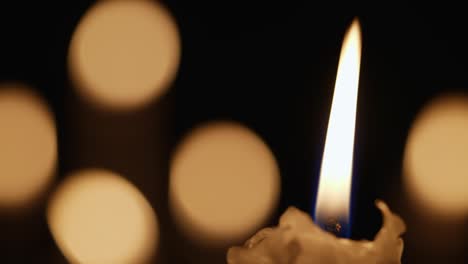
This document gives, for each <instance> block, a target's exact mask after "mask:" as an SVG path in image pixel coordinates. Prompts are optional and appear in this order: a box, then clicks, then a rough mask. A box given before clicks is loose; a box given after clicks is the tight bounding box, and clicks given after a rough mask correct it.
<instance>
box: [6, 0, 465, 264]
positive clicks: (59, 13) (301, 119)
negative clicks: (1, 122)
mask: <svg viewBox="0 0 468 264" xmlns="http://www.w3.org/2000/svg"><path fill="white" fill-rule="evenodd" d="M163 2H164V3H165V4H166V6H167V7H168V8H169V9H170V10H171V12H172V14H173V16H174V17H175V20H176V21H177V23H178V26H179V30H180V35H181V40H182V59H181V64H180V68H179V72H178V75H177V77H176V80H175V82H174V83H173V85H172V88H171V89H170V91H169V93H167V94H166V95H165V96H163V97H162V98H160V99H159V100H157V101H156V102H155V103H154V104H152V105H150V106H148V107H146V108H145V109H142V110H139V112H137V113H133V114H119V115H111V114H102V115H101V116H100V115H98V116H97V117H93V120H92V121H89V120H87V121H86V120H85V121H82V122H84V123H86V122H97V121H96V120H98V121H99V120H100V121H102V120H106V121H104V125H103V127H102V128H97V130H98V132H97V133H102V134H105V133H106V131H110V130H111V129H110V128H109V127H115V126H117V125H119V124H122V122H123V124H137V125H136V127H137V129H136V131H140V130H143V129H140V130H138V127H139V126H140V127H144V126H145V125H143V124H146V125H147V123H148V122H147V121H148V120H153V119H152V118H154V124H156V125H155V126H160V125H161V126H162V125H163V126H164V128H163V129H162V130H163V132H161V134H160V135H157V136H159V137H160V139H156V140H150V141H151V142H152V143H154V146H159V147H160V148H159V150H158V155H157V156H158V160H157V161H155V163H157V164H159V165H160V166H159V165H158V166H154V167H153V168H154V170H155V171H157V172H158V174H159V175H161V178H160V179H158V180H154V181H151V180H149V181H148V180H145V179H143V178H144V176H141V177H140V176H136V177H135V179H133V181H134V182H135V183H136V185H138V186H144V187H141V188H142V191H143V192H144V193H145V195H146V196H147V197H149V198H148V199H149V200H150V202H151V203H152V204H153V206H154V207H155V208H156V210H157V212H158V215H159V216H160V218H161V225H162V226H163V228H162V229H163V231H162V232H163V233H162V238H161V239H162V241H163V242H162V243H163V245H162V247H161V251H162V252H163V253H160V255H161V259H162V260H161V261H165V262H167V263H211V262H212V263H219V262H220V261H221V260H222V258H223V255H224V250H220V249H207V248H198V246H196V245H192V244H190V243H188V242H183V241H182V240H183V239H182V238H181V237H180V235H178V234H177V231H176V230H175V228H174V226H173V224H172V221H171V219H170V216H168V215H167V212H168V210H167V205H166V201H167V198H166V197H167V191H165V189H166V188H165V186H166V185H167V168H168V162H169V160H170V157H171V154H172V150H173V148H174V147H175V146H176V144H177V142H178V141H179V140H180V139H181V137H183V136H184V134H185V133H187V132H188V131H189V130H190V129H191V128H192V127H194V126H196V125H198V124H200V123H201V122H204V121H209V120H218V119H228V120H236V121H239V122H241V123H243V124H244V125H246V126H248V127H249V128H251V129H253V130H254V131H256V132H257V133H258V134H259V135H260V136H261V137H262V138H263V139H264V140H265V141H266V142H267V144H268V145H269V146H270V148H271V150H272V151H273V153H274V155H275V156H276V158H277V161H278V163H279V167H280V170H281V176H282V193H281V198H280V203H279V206H278V209H277V214H276V215H275V217H273V218H272V221H271V224H275V223H276V219H277V218H278V216H279V215H280V214H281V213H282V212H283V211H284V210H285V209H286V207H287V206H290V205H294V206H297V207H299V208H301V209H303V210H307V211H311V208H312V205H313V203H314V196H315V190H316V184H317V177H318V174H319V169H320V161H321V156H322V151H323V145H324V140H325V133H326V127H327V121H328V114H329V110H330V104H331V98H332V92H333V85H334V80H335V77H336V70H337V65H338V56H339V51H340V47H341V42H342V37H343V34H344V32H345V30H346V28H347V26H348V25H349V24H350V22H351V20H352V19H353V16H352V15H342V14H338V13H337V12H336V11H335V8H332V9H326V8H320V7H319V6H317V5H315V4H312V3H305V2H310V1H304V2H302V1H287V2H286V1H284V2H281V3H278V4H275V3H270V2H269V3H262V4H260V3H257V4H253V3H251V2H249V1H236V2H234V3H232V2H231V3H228V2H226V3H225V2H224V1H219V2H217V3H201V2H199V1H176V0H167V1H163ZM221 2H222V3H221ZM252 2H253V1H252ZM92 3H93V1H84V0H79V1H70V2H68V1H67V2H66V3H59V4H51V3H44V2H43V1H38V2H26V1H24V2H21V1H17V2H16V4H11V3H8V4H7V3H5V2H2V3H1V4H0V10H1V11H0V14H1V15H0V81H2V82H3V81H10V80H14V81H21V82H25V83H27V84H29V85H31V86H33V87H35V88H37V90H38V91H39V92H40V93H41V94H42V95H43V96H44V97H45V98H46V100H47V101H48V103H49V104H50V106H51V108H52V109H53V111H54V113H55V117H56V122H57V126H58V136H59V155H60V156H59V169H58V173H57V177H56V181H57V183H58V182H59V181H60V180H61V179H62V178H63V177H64V175H65V174H66V173H68V172H70V171H71V170H73V169H76V168H79V167H82V166H85V165H87V166H89V165H94V166H99V165H105V166H108V167H111V168H113V169H115V170H117V171H123V172H125V171H126V170H127V171H131V170H132V169H131V168H134V167H137V166H140V165H141V164H138V163H132V164H129V165H121V163H122V162H117V161H115V159H114V161H108V160H105V159H103V158H102V156H103V155H102V156H100V154H99V151H98V150H97V151H96V152H97V153H98V154H91V155H85V154H79V153H80V151H85V147H83V148H82V149H79V147H78V146H77V145H79V144H78V143H76V142H74V138H75V135H74V133H75V132H73V131H74V130H73V126H74V122H75V121H76V119H75V118H76V116H77V115H81V114H83V113H87V111H91V112H92V111H94V110H76V108H75V106H77V105H80V102H79V99H77V98H76V94H74V92H73V91H72V89H71V84H70V82H69V77H68V73H67V50H68V44H69V41H70V38H71V36H72V33H73V31H74V28H75V26H76V25H77V23H78V21H79V19H80V17H81V16H82V15H83V14H84V12H85V11H86V10H87V9H88V7H90V5H91V4H92ZM359 18H360V21H361V25H362V32H363V54H362V64H361V75H360V87H359V89H360V91H359V102H358V111H357V124H356V127H357V130H356V143H355V161H354V175H355V176H354V177H355V180H354V186H353V205H354V206H353V207H354V208H353V227H352V238H354V239H362V238H366V239H372V238H373V236H374V235H375V233H376V232H377V230H378V229H379V227H380V225H381V217H380V214H379V212H378V211H377V210H376V209H375V208H374V203H373V202H374V200H375V199H376V198H382V199H384V200H385V201H387V202H388V203H389V205H390V207H391V208H392V209H393V210H394V211H396V212H397V213H400V214H401V215H402V216H403V218H406V219H409V220H408V223H409V230H410V231H409V232H408V234H407V235H406V236H408V238H407V239H406V238H405V240H406V245H405V253H404V259H403V261H404V263H431V262H430V261H434V263H449V262H445V261H443V260H444V258H445V257H448V255H451V256H450V257H452V259H451V261H450V263H464V262H466V261H468V256H466V254H464V253H453V252H448V253H447V252H445V253H434V252H430V251H425V250H426V249H427V248H424V247H423V246H421V245H420V241H418V239H417V234H412V233H411V224H412V223H418V221H416V220H414V221H412V220H411V219H412V218H411V217H412V216H411V214H410V211H411V210H410V209H408V208H407V207H406V198H405V193H404V190H403V188H402V186H401V175H402V170H401V165H402V159H403V152H404V147H405V142H406V136H407V133H408V130H409V129H410V127H411V123H412V121H413V120H414V118H415V115H416V114H417V113H418V111H419V110H420V109H421V107H422V106H423V105H424V104H425V103H426V102H427V101H428V100H430V99H432V98H433V97H434V96H436V95H438V94H442V93H445V92H462V93H465V94H467V93H468V78H467V77H466V72H467V70H468V64H467V63H466V61H468V49H467V47H468V40H467V38H466V33H467V32H466V26H467V24H468V23H467V22H466V20H465V19H464V18H463V17H457V16H440V15H438V16H435V15H417V14H415V13H413V12H411V13H398V14H395V13H393V14H391V15H385V14H381V13H373V14H372V15H365V16H359ZM77 111H78V112H79V113H78V114H77V113H76V112H77ZM155 112H157V114H154V115H153V113H155ZM136 115H138V116H140V117H141V119H137V120H135V119H134V117H135V116H136ZM85 119H86V118H85ZM122 120H123V121H122ZM151 125H152V124H150V125H149V126H151ZM0 129H1V128H0ZM122 133H124V135H127V136H131V137H134V136H136V135H140V136H141V135H144V136H146V137H148V136H151V135H145V134H144V133H143V134H141V133H140V132H132V131H127V132H125V131H124V132H122ZM112 140H113V139H112V138H110V139H108V144H109V145H111V144H112ZM130 141H131V140H130ZM137 141H138V140H137ZM130 145H131V144H130V143H128V144H124V146H123V148H132V146H130ZM0 147H1V146H0ZM77 153H78V154H77ZM114 158H116V157H114ZM117 158H118V156H117ZM100 159H101V160H100ZM77 160H78V161H77ZM144 162H146V163H145V164H146V165H148V166H151V164H152V163H151V162H152V161H149V160H148V161H144ZM156 167H157V168H156ZM141 175H143V174H141ZM148 182H151V183H158V186H159V187H154V188H155V191H154V192H156V189H157V192H158V193H157V194H153V192H152V188H153V187H152V186H151V185H148V184H145V183H148ZM46 196H47V195H46ZM44 199H46V197H45V198H44ZM44 208H45V202H42V203H40V205H39V206H38V207H37V208H36V209H33V210H32V211H31V212H29V213H27V214H24V213H23V214H21V215H19V216H18V215H12V214H9V213H1V214H0V217H1V218H0V219H1V220H0V223H1V224H2V225H3V227H0V230H2V233H3V234H7V235H4V236H2V235H1V233H0V252H1V253H0V258H3V256H6V259H7V261H8V260H9V261H12V262H15V263H16V261H19V263H21V262H26V263H33V262H34V263H62V262H65V259H64V258H63V257H62V256H61V253H60V252H59V250H58V249H57V248H56V246H55V244H54V242H53V240H52V238H51V235H50V233H49V231H48V229H47V224H46V222H45V217H44ZM459 230H460V232H456V235H457V236H465V235H466V232H467V231H466V228H462V229H459ZM427 232H431V230H427ZM465 241H466V240H465ZM462 247H464V248H465V249H466V246H462ZM429 248H430V247H429ZM431 254H432V255H431ZM454 254H458V255H454ZM13 260H15V261H13ZM445 260H446V259H445ZM441 261H442V262H441Z"/></svg>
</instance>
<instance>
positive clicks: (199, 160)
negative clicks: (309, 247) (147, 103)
mask: <svg viewBox="0 0 468 264" xmlns="http://www.w3.org/2000/svg"><path fill="white" fill-rule="evenodd" d="M169 188H170V189H169V195H170V202H171V210H172V212H173V215H174V220H175V221H176V222H177V223H178V224H179V226H180V228H181V230H182V231H184V233H186V234H187V235H188V236H189V237H191V238H192V239H193V240H194V241H196V242H199V243H202V244H209V245H210V246H211V245H215V246H220V245H226V244H227V243H232V242H233V241H238V240H240V239H245V238H246V237H247V236H248V235H250V234H251V233H252V232H254V231H255V230H257V229H258V228H259V227H260V226H261V225H262V224H264V223H265V221H266V220H267V219H268V217H269V216H270V214H271V213H272V211H273V209H274V208H275V206H276V202H277V199H278V196H279V189H280V182H279V171H278V167H277V164H276V161H275V158H274V157H273V155H272V153H271V152H270V150H269V149H268V147H267V146H266V145H265V143H264V142H263V141H262V140H261V139H260V138H259V137H258V136H256V135H255V134H254V133H253V132H252V131H250V130H248V129H247V128H245V127H243V126H240V125H239V124H236V123H228V122H214V123H210V124H206V125H204V126H201V127H199V128H196V129H195V130H194V131H192V132H191V133H190V135H189V136H188V137H187V138H185V139H184V141H183V142H182V143H181V145H180V146H179V147H178V149H177V151H176V153H175V155H174V158H173V161H172V163H171V171H170V187H169Z"/></svg>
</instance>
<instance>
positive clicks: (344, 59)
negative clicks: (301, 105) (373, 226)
mask: <svg viewBox="0 0 468 264" xmlns="http://www.w3.org/2000/svg"><path fill="white" fill-rule="evenodd" d="M360 60H361V29H360V25H359V21H358V20H357V19H354V21H353V22H352V24H351V26H350V27H349V29H348V31H347V32H346V35H345V38H344V41H343V45H342V48H341V54H340V61H339V65H338V72H337V76H336V83H335V92H334V95H333V102H332V107H331V113H330V119H329V123H328V129H327V136H326V140H325V149H324V152H323V159H322V167H321V172H320V179H319V186H318V194H317V202H316V206H315V219H316V221H317V223H318V224H319V225H320V226H322V228H325V229H329V228H330V224H332V225H334V226H336V228H334V229H335V230H334V231H336V232H335V233H341V232H349V230H340V229H342V225H343V224H345V225H346V224H348V223H349V207H350V196H351V181H352V162H353V147H354V129H355V122H356V105H357V95H358V83H359V68H360Z"/></svg>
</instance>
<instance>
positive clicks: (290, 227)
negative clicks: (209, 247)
mask: <svg viewBox="0 0 468 264" xmlns="http://www.w3.org/2000/svg"><path fill="white" fill-rule="evenodd" d="M376 206H377V207H378V208H379V209H380V211H381V212H382V215H383V226H382V228H381V229H380V231H379V232H378V233H377V235H376V237H375V239H374V241H367V240H362V241H354V240H350V239H345V238H337V237H335V236H334V235H332V234H330V233H328V232H325V231H323V230H322V229H321V228H320V227H318V226H317V225H316V224H315V223H314V222H313V221H312V219H311V218H310V217H309V215H308V214H306V213H304V212H302V211H300V210H298V209H296V208H294V207H290V208H288V209H287V210H286V212H285V213H284V214H283V215H282V216H281V218H280V221H279V226H278V227H273V228H265V229H262V230H260V231H259V232H258V233H257V234H255V235H254V236H253V237H252V238H250V239H249V240H248V241H247V242H246V243H245V244H244V246H242V247H232V248H230V249H229V251H228V254H227V262H228V263H229V264H286V263H287V264H314V263H320V264H358V263H359V264H397V263H401V254H402V252H403V240H402V239H401V237H400V236H401V235H402V234H403V233H404V232H405V229H406V227H405V223H404V222H403V220H402V219H401V218H400V217H399V216H398V215H395V214H394V213H392V212H391V211H390V209H389V208H388V207H387V205H386V204H385V203H384V202H382V201H377V202H376Z"/></svg>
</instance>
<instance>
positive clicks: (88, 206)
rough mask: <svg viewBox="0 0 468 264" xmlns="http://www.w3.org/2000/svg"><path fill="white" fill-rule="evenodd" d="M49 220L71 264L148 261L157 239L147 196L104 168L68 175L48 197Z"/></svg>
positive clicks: (153, 214)
mask: <svg viewBox="0 0 468 264" xmlns="http://www.w3.org/2000/svg"><path fill="white" fill-rule="evenodd" d="M47 220H48V224H49V228H50V230H51V232H52V235H53V237H54V239H55V241H56V243H57V245H58V246H59V248H60V249H61V251H62V252H63V254H64V255H65V257H66V258H67V259H68V260H69V261H70V262H72V263H149V262H148V261H150V259H151V257H152V256H153V255H154V253H155V249H156V247H157V242H158V238H159V235H158V234H159V232H158V223H157V218H156V215H155V213H154V211H153V210H152V208H151V206H150V205H149V203H148V202H147V201H146V199H145V197H144V196H143V195H142V194H141V193H140V192H139V191H138V189H137V188H136V187H135V186H133V185H132V184H131V183H130V182H128V181H127V180H125V179H124V178H122V177H120V176H118V175H116V174H114V173H112V172H109V171H104V170H83V171H80V172H77V173H75V174H73V175H70V176H69V177H68V178H67V179H66V180H65V181H64V182H63V183H62V184H61V185H60V186H59V187H58V189H57V191H56V192H55V193H54V195H53V196H52V198H51V200H50V203H49V206H48V210H47Z"/></svg>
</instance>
